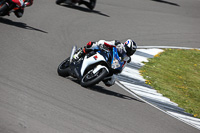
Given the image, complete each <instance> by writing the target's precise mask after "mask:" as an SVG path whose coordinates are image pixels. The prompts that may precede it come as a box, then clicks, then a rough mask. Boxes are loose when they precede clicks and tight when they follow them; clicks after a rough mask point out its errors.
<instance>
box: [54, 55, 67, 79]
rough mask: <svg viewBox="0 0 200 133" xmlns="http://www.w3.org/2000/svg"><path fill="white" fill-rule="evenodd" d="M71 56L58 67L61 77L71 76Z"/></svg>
mask: <svg viewBox="0 0 200 133" xmlns="http://www.w3.org/2000/svg"><path fill="white" fill-rule="evenodd" d="M69 65H70V62H69V58H67V59H66V60H64V61H63V62H62V63H61V64H60V65H59V66H58V68H57V72H58V75H59V76H61V77H67V76H69V73H68V70H69Z"/></svg>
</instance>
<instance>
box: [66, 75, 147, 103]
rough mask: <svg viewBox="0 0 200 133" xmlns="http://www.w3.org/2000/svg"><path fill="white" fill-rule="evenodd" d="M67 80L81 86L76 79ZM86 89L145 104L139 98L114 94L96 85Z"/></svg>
mask: <svg viewBox="0 0 200 133" xmlns="http://www.w3.org/2000/svg"><path fill="white" fill-rule="evenodd" d="M67 79H69V80H71V81H73V82H75V83H77V84H79V81H78V80H77V79H74V78H72V77H67ZM80 87H81V86H80ZM86 89H89V90H92V91H96V92H100V93H102V94H106V95H110V96H115V97H118V98H122V99H127V100H135V101H138V102H142V103H144V102H143V101H141V100H139V99H137V98H133V97H130V96H126V95H123V94H120V93H117V92H114V91H111V90H107V89H105V88H104V87H102V86H98V85H95V86H92V87H88V88H86Z"/></svg>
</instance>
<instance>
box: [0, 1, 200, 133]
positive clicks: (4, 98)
mask: <svg viewBox="0 0 200 133" xmlns="http://www.w3.org/2000/svg"><path fill="white" fill-rule="evenodd" d="M199 11H200V1H199V0H190V1H188V0H174V1H173V3H172V2H171V1H160V0H123V1H122V0H115V1H113V0H97V5H96V8H95V10H94V11H93V12H90V10H88V9H87V8H85V7H84V6H81V7H74V8H72V7H67V6H59V5H56V4H55V1H54V0H39V1H35V3H34V5H33V6H32V7H30V8H27V9H26V10H25V14H24V16H23V17H22V18H21V19H18V18H16V17H15V16H14V15H13V14H12V15H11V16H10V17H3V18H0V40H1V41H0V57H1V60H0V133H36V132H38V133H99V132H104V133H160V132H162V133H197V132H199V130H197V129H195V128H193V127H191V126H189V125H187V124H185V123H183V122H180V121H178V120H176V119H174V118H172V117H170V116H168V115H166V114H164V113H163V112H161V111H159V110H157V109H155V108H153V107H151V106H149V105H148V104H145V103H143V102H142V101H140V100H138V99H137V98H135V97H134V96H131V95H130V94H129V93H128V92H126V91H125V90H123V89H121V88H120V87H118V86H117V85H114V86H112V87H110V88H108V87H105V86H104V85H103V84H102V83H100V84H99V85H97V86H95V87H93V88H87V89H86V88H82V87H81V86H80V85H79V84H78V83H77V82H76V81H75V80H73V79H71V78H69V79H65V78H62V77H59V76H58V75H57V72H56V69H57V66H58V65H59V63H60V62H61V61H63V60H64V59H65V58H66V57H67V56H69V52H70V51H71V47H72V46H73V45H78V46H83V45H85V44H86V43H87V42H88V41H90V40H94V41H97V40H99V39H105V40H112V39H118V40H120V41H124V40H126V39H127V38H133V39H135V41H136V42H137V43H138V45H139V46H150V45H151V46H152V45H153V46H157V45H159V46H183V47H194V48H199V47H200V45H199V44H200V14H199Z"/></svg>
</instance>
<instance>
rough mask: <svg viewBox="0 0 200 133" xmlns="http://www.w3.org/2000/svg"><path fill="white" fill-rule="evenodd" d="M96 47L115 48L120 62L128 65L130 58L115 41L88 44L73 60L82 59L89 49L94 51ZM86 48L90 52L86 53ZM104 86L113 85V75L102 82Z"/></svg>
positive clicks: (121, 45)
mask: <svg viewBox="0 0 200 133" xmlns="http://www.w3.org/2000/svg"><path fill="white" fill-rule="evenodd" d="M97 47H107V48H112V47H116V48H117V51H118V54H119V57H120V59H121V60H122V61H126V62H127V63H129V62H130V61H131V58H130V57H129V56H127V54H126V49H125V47H124V44H123V43H121V42H119V41H117V40H113V41H106V40H99V41H98V42H91V41H90V42H88V43H87V45H86V47H84V48H83V50H80V51H79V52H78V53H76V54H75V55H74V56H73V57H74V59H76V60H78V59H79V58H80V57H83V56H84V55H85V54H86V53H88V52H90V51H91V49H96V48H97ZM87 48H90V51H88V49H87ZM103 82H104V84H105V85H106V86H112V85H114V83H115V75H111V76H109V77H108V78H106V79H105V80H103Z"/></svg>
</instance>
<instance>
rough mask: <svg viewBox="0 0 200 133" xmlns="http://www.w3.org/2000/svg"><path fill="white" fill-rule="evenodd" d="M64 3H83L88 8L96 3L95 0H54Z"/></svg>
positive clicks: (57, 2)
mask: <svg viewBox="0 0 200 133" xmlns="http://www.w3.org/2000/svg"><path fill="white" fill-rule="evenodd" d="M61 3H65V4H67V5H70V6H73V5H75V4H77V3H78V4H79V5H80V4H81V3H82V4H85V5H86V6H87V7H88V8H89V9H90V10H93V9H94V7H95V5H96V0H89V2H87V1H84V0H56V4H58V5H59V4H61Z"/></svg>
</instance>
